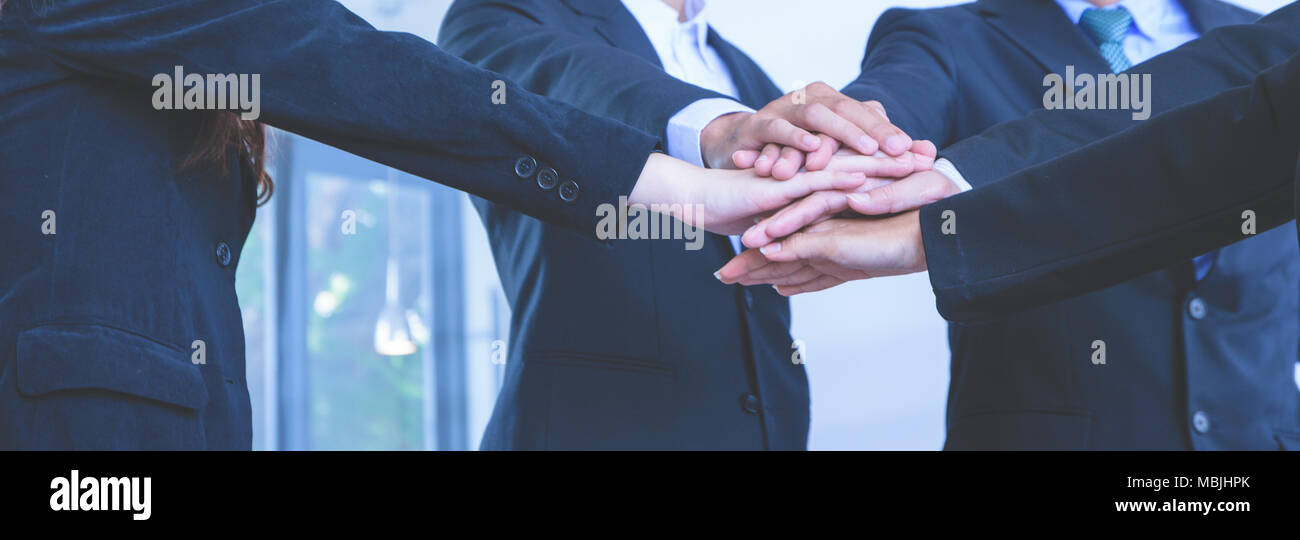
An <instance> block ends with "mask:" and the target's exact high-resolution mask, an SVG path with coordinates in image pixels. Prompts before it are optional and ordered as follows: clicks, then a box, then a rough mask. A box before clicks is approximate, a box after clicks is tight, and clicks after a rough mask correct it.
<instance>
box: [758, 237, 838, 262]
mask: <svg viewBox="0 0 1300 540" xmlns="http://www.w3.org/2000/svg"><path fill="white" fill-rule="evenodd" d="M838 248H839V246H838V245H836V243H835V240H834V235H830V234H815V233H806V232H803V233H797V234H794V235H791V236H789V237H786V238H785V239H783V240H781V241H780V242H773V243H771V244H768V245H766V246H763V247H762V248H760V249H759V253H762V254H763V257H765V258H767V260H769V261H772V262H790V261H807V260H819V259H831V258H833V256H834V254H835V251H836V250H837V249H838Z"/></svg>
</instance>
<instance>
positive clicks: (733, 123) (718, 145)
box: [700, 112, 754, 169]
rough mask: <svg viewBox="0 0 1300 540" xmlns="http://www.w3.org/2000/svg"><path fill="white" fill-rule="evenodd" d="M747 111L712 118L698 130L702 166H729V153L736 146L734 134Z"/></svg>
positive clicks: (716, 167) (745, 117) (744, 118)
mask: <svg viewBox="0 0 1300 540" xmlns="http://www.w3.org/2000/svg"><path fill="white" fill-rule="evenodd" d="M752 114H754V113H749V112H734V113H729V114H724V115H722V116H719V117H717V118H715V119H713V121H712V122H709V125H707V126H704V129H703V130H702V131H700V156H701V157H703V161H704V166H705V167H708V168H710V169H724V168H730V167H731V154H732V153H734V152H735V151H736V150H739V148H737V147H736V143H735V134H736V131H737V129H738V128H739V127H740V125H741V123H743V122H744V121H745V120H746V119H747V118H748V117H749V116H750V115H752Z"/></svg>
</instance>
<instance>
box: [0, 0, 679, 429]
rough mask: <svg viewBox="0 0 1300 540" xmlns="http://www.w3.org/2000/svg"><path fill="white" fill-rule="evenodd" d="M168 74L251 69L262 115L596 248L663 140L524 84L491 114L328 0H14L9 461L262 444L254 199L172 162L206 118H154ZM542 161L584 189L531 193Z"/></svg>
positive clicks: (209, 171)
mask: <svg viewBox="0 0 1300 540" xmlns="http://www.w3.org/2000/svg"><path fill="white" fill-rule="evenodd" d="M175 66H183V68H184V69H185V71H186V72H187V73H192V74H193V73H198V74H227V73H236V74H259V75H260V76H261V112H262V120H263V121H265V122H267V123H269V124H271V125H273V126H277V127H281V128H284V129H287V130H290V131H294V132H297V133H300V134H302V135H305V136H307V137H311V138H314V139H317V140H320V141H322V142H325V143H328V144H331V145H334V146H337V147H339V148H342V149H345V150H348V151H351V152H354V153H357V154H359V155H362V156H364V157H367V158H371V159H374V160H376V161H379V162H382V163H385V164H388V165H391V166H394V167H397V168H400V169H403V170H406V171H408V172H411V173H413V174H417V175H420V176H424V177H427V178H431V179H434V180H437V181H439V182H442V183H445V184H447V185H449V186H452V187H455V188H458V189H462V190H466V191H470V192H473V193H476V194H479V195H482V196H484V197H487V198H489V199H491V200H494V201H497V202H499V203H502V204H506V205H510V206H512V207H514V208H517V209H519V210H521V211H525V212H529V213H531V214H532V215H534V216H537V217H539V218H543V219H547V220H551V221H553V222H555V223H558V224H561V225H564V226H567V227H569V228H572V229H574V230H576V231H578V232H579V233H585V234H587V235H588V237H591V239H585V240H584V241H587V242H591V243H592V244H597V242H595V241H594V234H593V232H594V230H595V224H596V217H595V215H594V212H595V208H596V207H597V205H599V204H601V203H604V202H610V201H615V200H617V198H618V196H620V195H625V194H627V193H628V192H629V191H631V188H632V186H633V184H634V183H635V182H636V179H637V177H638V176H639V174H640V172H641V169H642V168H643V167H644V164H645V159H646V156H647V155H649V153H650V152H651V151H652V149H653V147H654V144H655V140H654V138H653V137H649V136H647V135H646V134H644V133H642V132H640V131H638V130H635V129H632V128H630V127H628V126H626V125H622V124H619V123H617V122H614V121H611V120H608V119H604V118H597V117H593V116H590V115H586V114H582V113H580V112H578V111H576V110H574V109H573V108H571V107H568V106H565V105H563V104H560V103H558V102H555V101H552V100H548V99H545V98H541V97H539V96H536V95H531V94H528V93H527V92H525V91H523V90H522V89H520V88H519V87H518V86H515V85H513V84H510V83H507V86H506V90H507V94H508V103H507V104H504V105H494V104H493V103H492V99H491V98H492V93H493V90H494V89H495V87H494V84H496V85H498V86H499V83H497V81H498V80H499V79H500V77H499V76H498V75H495V74H492V73H489V72H486V71H484V70H482V69H479V68H476V67H474V66H471V65H469V64H468V63H465V62H464V61H462V60H460V59H458V58H455V57H453V56H451V55H449V54H447V53H444V52H442V51H441V50H439V49H438V48H437V47H435V46H433V45H432V44H430V43H429V42H427V41H424V40H421V39H418V38H415V37H413V36H411V35H409V34H401V33H390V32H380V31H377V30H375V29H374V28H373V27H371V26H370V25H369V24H367V23H366V22H365V21H363V20H361V19H360V18H359V17H357V16H356V15H354V14H352V13H351V12H349V11H348V10H346V9H344V8H343V7H342V6H341V5H339V4H338V3H337V2H332V1H320V0H278V1H267V0H113V1H104V0H58V1H56V2H28V1H15V0H11V1H9V2H6V5H5V6H4V12H3V14H2V15H0V180H2V181H0V245H4V246H5V248H6V255H5V256H4V257H2V258H0V411H4V413H3V414H0V448H27V449H42V448H56V449H80V448H102V449H133V448H148V449H205V448H206V449H249V448H250V445H251V443H250V440H251V415H250V406H249V398H248V389H247V387H246V386H245V384H246V383H245V374H244V341H243V331H242V320H241V316H240V310H239V306H238V303H237V300H236V297H235V291H234V278H235V268H236V266H237V264H238V261H239V255H240V251H241V248H242V246H243V242H244V239H245V238H246V236H247V234H248V231H249V227H250V226H251V224H252V220H253V214H254V210H255V208H254V204H255V201H254V199H255V196H256V195H255V186H254V183H253V181H252V175H251V174H248V172H247V171H242V170H241V167H239V166H237V165H236V157H235V155H234V154H233V153H232V154H231V156H230V159H229V160H228V162H229V164H230V167H227V169H228V173H226V174H220V173H218V172H217V171H216V170H215V169H216V168H214V167H213V168H208V167H195V168H188V169H181V167H180V164H181V162H182V160H183V158H185V156H187V155H188V154H189V153H190V151H191V146H192V144H193V142H194V140H195V136H196V134H197V133H198V132H199V129H200V126H201V124H202V122H203V121H205V119H206V118H207V116H206V114H210V113H207V112H197V111H169V110H155V109H154V107H153V106H152V102H151V97H152V95H153V94H154V90H155V88H154V87H153V86H151V81H152V79H153V77H154V76H155V75H157V74H171V73H173V71H174V67H175ZM176 83H177V84H179V83H180V81H176ZM521 158H526V159H525V160H524V161H527V160H532V161H533V162H535V163H531V164H530V163H524V164H522V165H521ZM540 167H553V168H555V169H556V170H558V171H560V174H561V175H562V176H561V177H562V178H564V179H566V180H569V179H576V181H577V182H580V189H579V190H576V191H575V190H570V192H569V194H570V195H574V196H573V197H571V198H572V200H570V201H567V202H566V201H565V200H562V198H561V197H560V196H559V195H558V194H557V193H556V192H547V191H543V190H539V189H538V188H537V187H536V185H535V182H531V181H530V180H531V178H530V177H529V176H530V174H531V175H536V170H537V169H538V168H540ZM47 211H48V212H50V213H49V214H48V215H50V216H54V217H55V221H54V227H53V228H51V229H49V230H48V231H43V229H42V226H43V225H44V224H45V222H46V217H45V216H46V215H47V214H46V212H47ZM200 341H201V342H203V345H202V346H203V347H204V351H205V362H206V363H204V364H198V363H193V362H192V360H191V354H192V353H193V352H194V351H195V349H194V347H195V346H196V345H195V344H196V343H198V342H200Z"/></svg>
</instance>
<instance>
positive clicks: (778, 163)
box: [772, 158, 786, 169]
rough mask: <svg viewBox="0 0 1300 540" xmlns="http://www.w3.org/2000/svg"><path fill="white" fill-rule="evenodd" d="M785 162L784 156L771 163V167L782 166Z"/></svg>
mask: <svg viewBox="0 0 1300 540" xmlns="http://www.w3.org/2000/svg"><path fill="white" fill-rule="evenodd" d="M785 162H786V159H785V158H781V159H778V160H776V165H773V166H772V168H773V169H775V168H777V167H780V166H782V165H785Z"/></svg>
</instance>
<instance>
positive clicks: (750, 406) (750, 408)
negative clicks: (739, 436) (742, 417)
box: [740, 394, 758, 414]
mask: <svg viewBox="0 0 1300 540" xmlns="http://www.w3.org/2000/svg"><path fill="white" fill-rule="evenodd" d="M740 408H742V409H745V412H747V413H749V414H758V396H756V395H754V394H745V395H743V396H740Z"/></svg>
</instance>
